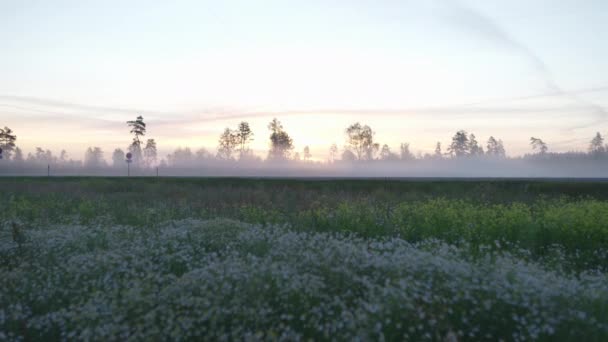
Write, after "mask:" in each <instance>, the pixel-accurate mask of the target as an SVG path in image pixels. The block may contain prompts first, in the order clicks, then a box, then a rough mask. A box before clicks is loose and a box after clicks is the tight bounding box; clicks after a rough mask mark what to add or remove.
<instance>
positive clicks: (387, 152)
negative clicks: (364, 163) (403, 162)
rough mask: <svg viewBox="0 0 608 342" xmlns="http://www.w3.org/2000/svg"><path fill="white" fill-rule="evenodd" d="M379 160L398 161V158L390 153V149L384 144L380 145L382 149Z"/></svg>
mask: <svg viewBox="0 0 608 342" xmlns="http://www.w3.org/2000/svg"><path fill="white" fill-rule="evenodd" d="M380 159H381V160H398V159H399V156H398V155H397V154H396V153H393V152H392V151H391V148H390V147H389V146H388V145H387V144H384V145H382V148H381V149H380Z"/></svg>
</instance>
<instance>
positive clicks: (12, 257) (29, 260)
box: [0, 178, 608, 341]
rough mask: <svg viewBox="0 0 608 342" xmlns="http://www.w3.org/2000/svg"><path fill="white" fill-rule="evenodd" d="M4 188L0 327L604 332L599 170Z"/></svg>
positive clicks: (343, 336)
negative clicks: (541, 175)
mask: <svg viewBox="0 0 608 342" xmlns="http://www.w3.org/2000/svg"><path fill="white" fill-rule="evenodd" d="M0 189H1V193H0V208H1V212H0V228H1V231H0V340H9V341H20V340H21V341H28V340H30V341H31V340H44V341H48V340H146V341H147V340H290V341H291V340H309V339H313V340H412V341H418V340H439V341H461V340H463V341H464V340H491V341H497V340H504V341H511V340H514V341H523V340H575V339H577V340H584V341H605V340H608V261H607V260H608V259H607V258H608V183H606V182H592V181H583V182H580V181H546V180H545V181H538V180H536V181H535V180H466V181H465V180H417V181H412V180H371V179H369V180H295V179H291V180H290V179H222V178H217V179H188V178H180V179H171V178H137V179H126V178H48V179H47V178H1V179H0Z"/></svg>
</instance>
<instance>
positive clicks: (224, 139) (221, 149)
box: [217, 127, 238, 160]
mask: <svg viewBox="0 0 608 342" xmlns="http://www.w3.org/2000/svg"><path fill="white" fill-rule="evenodd" d="M237 144H238V137H237V133H236V132H233V131H232V130H231V129H230V128H228V127H226V128H225V129H224V133H222V135H220V140H219V145H218V148H217V157H218V158H219V159H225V160H229V159H232V154H233V153H234V149H235V148H236V146H237Z"/></svg>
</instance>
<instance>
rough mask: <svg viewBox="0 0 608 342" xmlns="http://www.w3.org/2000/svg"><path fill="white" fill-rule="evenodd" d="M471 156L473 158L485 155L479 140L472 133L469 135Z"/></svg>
mask: <svg viewBox="0 0 608 342" xmlns="http://www.w3.org/2000/svg"><path fill="white" fill-rule="evenodd" d="M469 155H471V156H481V155H483V147H481V146H479V143H478V142H477V139H476V138H475V134H473V133H471V134H470V135H469Z"/></svg>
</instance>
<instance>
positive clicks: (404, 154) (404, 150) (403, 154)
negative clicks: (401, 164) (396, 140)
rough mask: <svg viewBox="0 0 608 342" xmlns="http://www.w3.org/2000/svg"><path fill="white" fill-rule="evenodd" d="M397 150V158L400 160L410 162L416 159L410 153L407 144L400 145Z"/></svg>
mask: <svg viewBox="0 0 608 342" xmlns="http://www.w3.org/2000/svg"><path fill="white" fill-rule="evenodd" d="M399 150H400V154H399V158H400V159H401V160H412V159H415V158H416V156H414V154H413V153H412V152H411V151H410V144H409V143H402V144H401V145H400V146H399Z"/></svg>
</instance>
